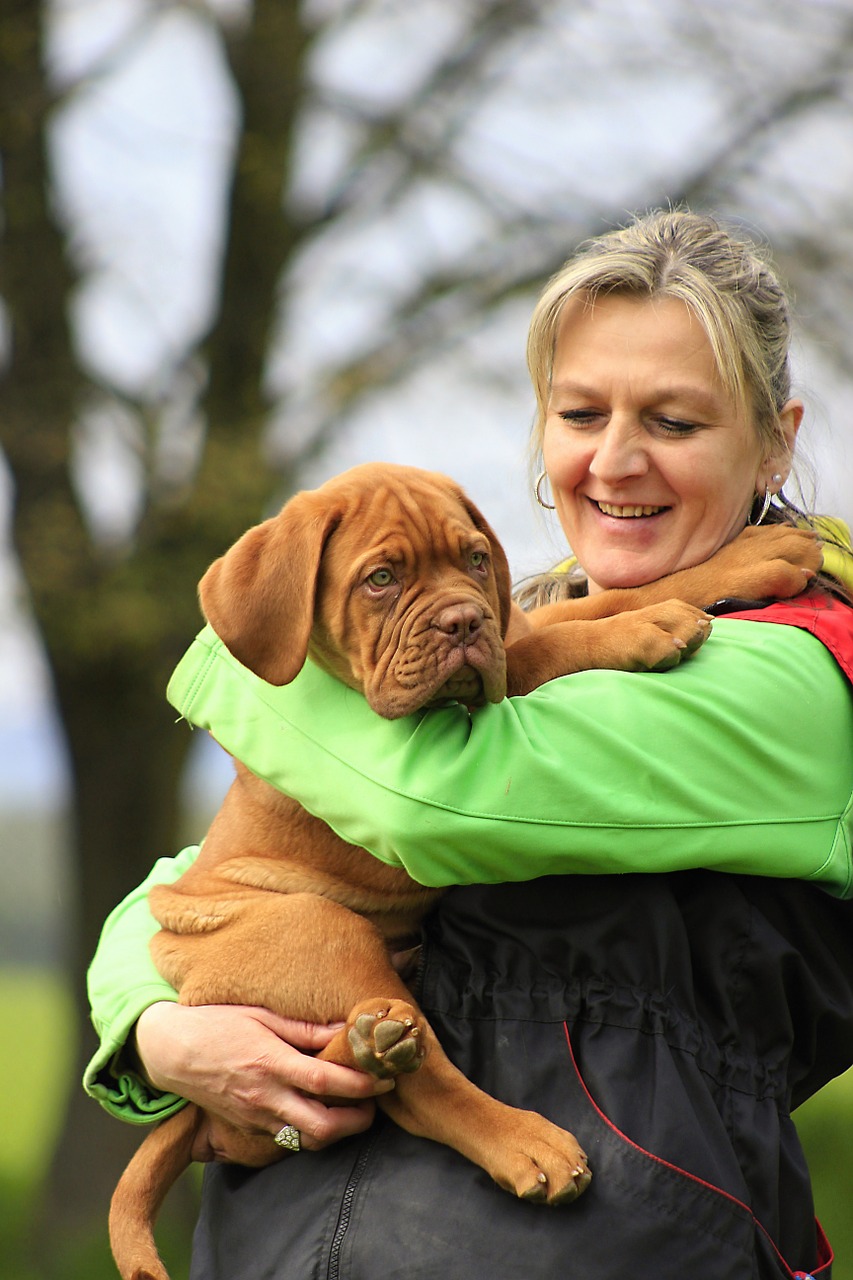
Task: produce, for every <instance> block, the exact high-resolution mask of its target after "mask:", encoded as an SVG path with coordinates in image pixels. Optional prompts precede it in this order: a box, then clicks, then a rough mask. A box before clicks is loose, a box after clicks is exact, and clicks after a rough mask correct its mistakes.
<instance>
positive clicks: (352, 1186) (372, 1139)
mask: <svg viewBox="0 0 853 1280" xmlns="http://www.w3.org/2000/svg"><path fill="white" fill-rule="evenodd" d="M425 968H426V943H425V941H423V935H422V941H421V949H420V954H419V956H418V963H417V967H416V969H415V973H414V975H413V977H412V980H411V982H410V983H409V990H410V991H411V992H412V994H413V996H414V997H415V999H416V1000H419V999H420V995H421V989H422V986H423V978H424V970H425ZM376 1141H377V1134H376V1129H375V1128H372V1129H371V1130H370V1133H369V1134H368V1136H367V1138H366V1140H365V1143H364V1145H363V1146H362V1148H361V1150H360V1152H359V1154H358V1159H357V1160H356V1162H355V1164H354V1165H353V1169H352V1173H351V1174H350V1176H349V1179H348V1180H347V1185H346V1187H345V1188H344V1194H343V1199H342V1200H341V1211H340V1213H339V1214H338V1221H337V1225H336V1227H335V1234H334V1235H333V1236H332V1244H331V1247H330V1249H329V1266H328V1270H327V1271H326V1276H327V1280H340V1265H341V1250H342V1249H343V1247H344V1240H345V1239H346V1234H347V1231H348V1230H349V1224H350V1217H351V1216H352V1205H353V1201H354V1200H355V1195H356V1192H357V1191H358V1185H359V1183H360V1182H361V1179H362V1178H363V1177H364V1171H365V1169H366V1168H367V1162H368V1160H369V1159H370V1156H371V1152H372V1151H373V1148H374V1147H375V1146H376Z"/></svg>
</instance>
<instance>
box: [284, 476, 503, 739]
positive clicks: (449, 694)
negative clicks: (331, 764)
mask: <svg viewBox="0 0 853 1280" xmlns="http://www.w3.org/2000/svg"><path fill="white" fill-rule="evenodd" d="M501 560H502V556H499V555H498V554H497V551H496V550H495V549H493V547H492V545H491V543H490V540H489V538H488V537H487V536H486V535H485V533H484V532H482V531H481V530H480V529H479V528H477V526H476V525H475V523H474V522H473V520H472V519H471V517H470V515H469V514H468V512H467V511H466V509H465V507H464V506H463V504H462V502H461V501H460V500H459V499H458V498H457V497H456V496H455V495H453V494H452V493H451V492H449V491H448V492H442V491H441V490H440V489H438V488H436V487H434V486H423V487H421V488H420V489H417V490H412V489H402V488H401V489H399V490H397V489H388V488H385V489H382V490H377V491H376V492H374V493H372V494H365V495H364V496H363V499H362V500H361V501H360V502H359V503H358V504H352V505H351V506H350V507H349V509H348V510H347V511H346V514H345V515H344V517H343V519H342V520H341V522H340V524H339V526H338V527H337V528H336V530H335V531H334V533H332V535H331V536H330V538H329V539H328V542H327V543H326V547H325V550H324V552H323V557H322V562H321V567H320V574H319V580H318V589H317V601H316V608H315V624H314V628H313V631H312V635H311V641H310V646H309V652H310V654H311V656H312V658H314V660H315V661H318V662H319V663H320V664H321V665H322V666H324V667H326V668H327V670H330V671H331V672H332V673H333V674H334V675H337V676H338V677H339V678H340V679H342V680H344V681H345V683H347V684H350V685H352V686H353V687H357V688H360V689H363V691H364V694H365V696H366V697H367V700H368V702H369V703H370V705H371V706H372V707H373V709H374V710H375V711H377V712H378V713H379V714H380V715H382V716H385V717H386V718H388V719H394V718H396V717H398V716H404V715H409V714H410V713H411V712H413V711H416V710H419V709H420V708H421V707H424V706H434V705H437V704H441V703H443V702H449V701H459V702H463V703H466V704H467V705H470V706H475V705H479V704H480V703H483V702H486V701H498V700H499V699H500V698H502V697H503V695H504V692H505V684H506V662H505V651H504V646H503V640H502V631H501V628H502V622H501V602H500V593H499V589H498V585H497V582H496V576H495V571H496V569H497V571H498V573H501V572H503V569H502V565H501ZM506 589H508V584H507V588H506Z"/></svg>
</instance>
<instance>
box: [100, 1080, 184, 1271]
mask: <svg viewBox="0 0 853 1280" xmlns="http://www.w3.org/2000/svg"><path fill="white" fill-rule="evenodd" d="M201 1114H202V1113H201V1112H200V1111H199V1108H198V1107H196V1106H194V1105H193V1104H192V1103H188V1104H187V1106H185V1107H182V1108H181V1110H180V1111H178V1112H176V1113H175V1115H173V1116H170V1117H169V1118H168V1120H163V1121H161V1123H160V1124H158V1125H157V1127H156V1129H153V1130H152V1131H151V1132H150V1133H149V1134H148V1135H147V1136H146V1137H145V1138H144V1140H143V1142H142V1144H141V1145H140V1147H139V1149H138V1151H137V1152H136V1154H135V1155H134V1157H133V1159H132V1160H131V1161H130V1164H129V1165H128V1166H127V1168H126V1169H125V1171H124V1173H123V1174H122V1175H121V1178H120V1179H119V1183H118V1186H117V1187H116V1189H115V1192H114V1193H113V1198H112V1203H111V1204H110V1246H111V1248H112V1251H113V1257H114V1258H115V1263H116V1266H117V1267H118V1270H119V1274H120V1275H121V1277H122V1280H169V1273H168V1272H167V1271H166V1268H165V1267H164V1266H163V1263H162V1261H161V1259H160V1255H159V1253H158V1252H157V1245H156V1244H155V1243H154V1223H155V1221H156V1219H157V1214H158V1213H159V1212H160V1207H161V1205H162V1204H163V1201H164V1200H165V1198H166V1195H167V1194H168V1192H169V1190H170V1188H171V1187H172V1186H173V1184H174V1183H175V1182H176V1181H177V1179H178V1178H179V1177H180V1175H181V1174H182V1173H183V1171H184V1170H185V1169H186V1168H188V1167H189V1165H190V1164H191V1163H192V1154H191V1153H192V1146H193V1140H194V1138H195V1134H196V1130H197V1128H198V1125H199V1122H200V1119H201Z"/></svg>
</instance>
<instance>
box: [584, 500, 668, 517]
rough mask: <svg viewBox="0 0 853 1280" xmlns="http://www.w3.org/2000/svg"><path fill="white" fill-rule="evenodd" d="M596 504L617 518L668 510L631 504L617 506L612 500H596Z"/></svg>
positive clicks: (653, 513)
mask: <svg viewBox="0 0 853 1280" xmlns="http://www.w3.org/2000/svg"><path fill="white" fill-rule="evenodd" d="M593 502H594V503H595V506H597V507H598V509H599V511H600V512H601V513H602V514H603V515H605V516H613V517H615V519H617V520H636V519H637V518H638V517H639V516H656V515H659V514H660V512H661V511H666V510H667V508H666V507H651V506H639V505H637V504H631V505H629V506H617V505H616V504H615V503H612V502H596V501H595V499H593Z"/></svg>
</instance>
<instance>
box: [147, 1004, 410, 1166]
mask: <svg viewBox="0 0 853 1280" xmlns="http://www.w3.org/2000/svg"><path fill="white" fill-rule="evenodd" d="M335 1031H336V1028H335V1027H323V1026H316V1025H315V1024H314V1023H310V1022H295V1021H293V1020H292V1019H290V1018H281V1017H279V1016H278V1015H277V1014H274V1013H270V1012H269V1010H268V1009H259V1008H254V1007H247V1006H244V1005H200V1006H195V1007H194V1006H189V1005H179V1004H173V1003H171V1002H168V1001H162V1002H160V1003H158V1004H153V1005H151V1006H149V1008H147V1009H146V1010H145V1012H144V1013H143V1014H142V1015H141V1017H140V1018H139V1021H138V1022H137V1024H136V1050H137V1053H138V1055H139V1060H140V1063H141V1065H142V1067H143V1070H144V1071H145V1073H146V1075H147V1076H148V1079H149V1080H150V1082H151V1084H153V1085H154V1087H155V1088H157V1089H161V1090H163V1091H164V1092H168V1093H176V1094H178V1095H179V1096H180V1097H182V1098H187V1099H189V1101H191V1102H196V1103H198V1105H199V1106H201V1107H203V1108H204V1110H205V1111H206V1112H207V1113H208V1116H209V1121H208V1123H207V1124H206V1125H204V1126H203V1127H202V1130H201V1131H200V1134H199V1137H198V1139H197V1141H196V1144H195V1148H194V1150H193V1159H194V1160H199V1161H208V1160H228V1159H229V1155H228V1129H227V1126H224V1125H222V1124H221V1123H219V1122H220V1121H222V1120H224V1121H227V1122H228V1123H229V1124H231V1125H236V1126H237V1127H238V1128H239V1129H244V1130H247V1131H249V1132H251V1133H257V1132H263V1133H267V1134H269V1135H270V1136H272V1135H274V1134H276V1133H278V1131H279V1130H280V1129H281V1128H282V1126H283V1125H285V1124H291V1125H293V1126H294V1128H296V1129H298V1130H299V1133H300V1135H301V1141H302V1146H303V1147H304V1148H305V1149H306V1150H310V1151H318V1150H320V1148H322V1147H324V1146H327V1145H328V1144H329V1143H331V1142H337V1141H338V1140H339V1139H340V1138H346V1137H349V1136H350V1135H351V1134H355V1133H361V1132H363V1131H364V1130H365V1129H367V1128H369V1126H370V1124H371V1121H372V1120H373V1115H374V1110H375V1104H374V1102H373V1097H374V1095H375V1094H377V1093H386V1092H387V1091H388V1089H389V1088H393V1087H394V1085H393V1081H387V1080H386V1081H383V1080H376V1079H374V1078H373V1077H372V1076H369V1075H367V1074H365V1073H364V1072H361V1071H353V1070H351V1069H350V1068H349V1067H341V1066H338V1065H337V1064H335V1063H331V1062H322V1061H320V1060H318V1059H317V1058H314V1057H312V1056H311V1055H312V1054H313V1053H317V1052H318V1051H319V1050H321V1049H323V1048H324V1047H325V1046H326V1045H327V1044H328V1042H329V1041H330V1040H331V1038H332V1036H333V1035H334V1034H335ZM321 1098H322V1099H324V1101H320V1099H321ZM330 1102H331V1105H328V1104H329V1103H330Z"/></svg>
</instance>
